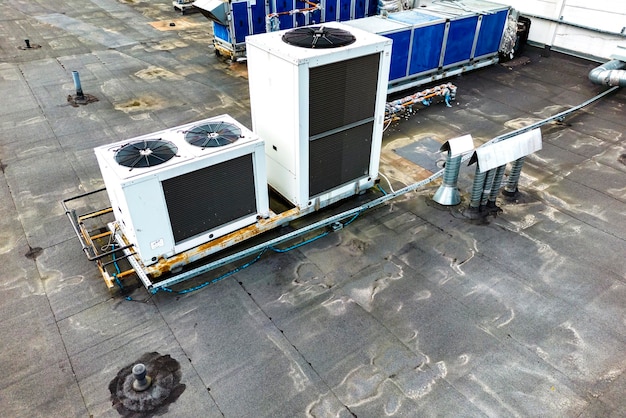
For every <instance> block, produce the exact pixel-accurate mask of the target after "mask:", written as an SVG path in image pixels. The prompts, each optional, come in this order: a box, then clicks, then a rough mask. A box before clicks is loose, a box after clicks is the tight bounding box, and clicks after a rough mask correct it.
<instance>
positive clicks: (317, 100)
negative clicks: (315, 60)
mask: <svg viewBox="0 0 626 418" xmlns="http://www.w3.org/2000/svg"><path fill="white" fill-rule="evenodd" d="M379 59H380V54H373V55H366V56H363V57H359V58H353V59H350V60H347V61H341V62H336V63H332V64H327V65H323V66H321V67H313V68H311V69H310V70H309V136H315V135H318V134H321V133H323V132H327V131H331V130H333V129H337V128H341V127H342V126H346V125H350V124H353V123H356V122H360V121H363V120H366V119H368V118H372V117H373V116H374V108H375V106H376V86H377V83H378V62H379Z"/></svg>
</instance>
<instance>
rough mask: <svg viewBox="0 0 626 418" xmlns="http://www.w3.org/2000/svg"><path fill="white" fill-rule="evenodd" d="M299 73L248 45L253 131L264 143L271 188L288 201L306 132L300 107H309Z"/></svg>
mask: <svg viewBox="0 0 626 418" xmlns="http://www.w3.org/2000/svg"><path fill="white" fill-rule="evenodd" d="M270 68H271V71H268V69H270ZM298 69H299V67H298V66H297V65H294V64H293V63H291V62H288V61H285V60H283V59H281V58H279V57H276V56H275V55H272V54H270V53H268V52H267V51H265V50H263V49H260V48H258V47H257V46H256V45H254V44H253V43H252V42H249V43H248V74H249V75H248V80H249V86H250V107H251V114H252V128H253V131H254V132H255V133H256V134H257V135H259V136H260V137H261V138H262V139H263V140H264V141H265V153H266V156H267V158H268V165H267V178H268V182H269V184H270V185H271V186H272V187H273V188H275V189H276V190H277V191H278V192H279V193H281V194H282V195H283V196H285V197H286V198H288V199H294V198H295V196H296V194H297V192H296V184H295V182H294V181H293V178H295V176H296V174H297V173H298V171H299V170H301V167H300V164H299V162H298V158H297V155H298V153H299V152H300V150H299V142H298V139H299V138H300V129H306V126H305V125H304V123H306V121H302V120H301V117H300V113H299V106H304V105H306V104H302V103H301V101H302V97H301V96H302V93H301V91H300V81H299V72H298ZM305 140H306V137H305Z"/></svg>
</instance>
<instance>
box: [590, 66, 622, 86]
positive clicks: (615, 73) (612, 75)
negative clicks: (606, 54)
mask: <svg viewBox="0 0 626 418" xmlns="http://www.w3.org/2000/svg"><path fill="white" fill-rule="evenodd" d="M624 68H626V62H624V61H620V60H612V61H609V62H607V63H605V64H602V65H600V66H599V67H596V68H594V69H593V70H591V71H590V72H589V80H591V81H593V82H594V83H596V84H602V85H605V86H619V87H626V70H625V69H624Z"/></svg>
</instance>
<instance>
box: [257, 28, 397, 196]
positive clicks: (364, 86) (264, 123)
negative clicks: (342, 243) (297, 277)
mask: <svg viewBox="0 0 626 418" xmlns="http://www.w3.org/2000/svg"><path fill="white" fill-rule="evenodd" d="M246 45H247V46H246V48H247V57H248V78H249V85H250V104H251V110H252V128H253V130H254V132H256V133H257V134H259V135H260V136H261V137H262V138H263V139H264V140H265V150H266V155H267V174H268V183H269V185H270V186H271V187H272V188H273V189H274V190H276V191H277V192H278V193H280V194H281V195H282V196H283V197H284V198H286V199H287V200H288V201H290V202H291V203H292V204H293V205H295V206H297V207H300V208H305V207H309V206H311V205H315V207H323V206H327V205H328V204H330V203H332V202H335V201H337V200H340V199H343V198H345V197H348V196H351V195H353V194H356V193H359V192H361V191H363V190H365V189H367V188H370V187H372V186H373V185H374V181H375V179H376V177H377V176H378V167H379V163H380V151H381V142H382V132H383V121H384V111H385V100H386V95H387V80H388V78H389V63H390V57H391V40H390V39H388V38H385V37H382V36H379V35H376V34H372V33H368V32H365V31H362V30H359V29H356V28H351V27H348V26H346V25H343V24H341V23H339V22H329V23H325V24H324V25H323V26H304V27H300V28H296V29H290V30H287V31H278V32H271V33H265V34H259V35H253V36H249V37H247V38H246Z"/></svg>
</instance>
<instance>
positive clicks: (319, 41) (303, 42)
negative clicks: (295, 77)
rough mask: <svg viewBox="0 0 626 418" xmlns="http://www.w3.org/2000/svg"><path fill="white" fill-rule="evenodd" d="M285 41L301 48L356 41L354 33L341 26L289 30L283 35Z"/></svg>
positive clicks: (332, 46) (328, 46)
mask: <svg viewBox="0 0 626 418" xmlns="http://www.w3.org/2000/svg"><path fill="white" fill-rule="evenodd" d="M282 39H283V42H286V43H288V44H289V45H293V46H298V47H301V48H319V49H322V48H326V49H327V48H338V47H342V46H346V45H350V44H351V43H354V42H355V41H356V38H355V37H354V35H352V34H351V33H350V32H348V31H346V30H343V29H339V28H327V27H324V26H306V27H300V28H296V29H293V30H290V31H288V32H287V33H285V34H284V35H283V37H282Z"/></svg>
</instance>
